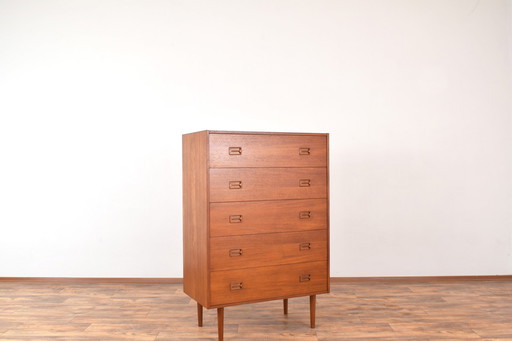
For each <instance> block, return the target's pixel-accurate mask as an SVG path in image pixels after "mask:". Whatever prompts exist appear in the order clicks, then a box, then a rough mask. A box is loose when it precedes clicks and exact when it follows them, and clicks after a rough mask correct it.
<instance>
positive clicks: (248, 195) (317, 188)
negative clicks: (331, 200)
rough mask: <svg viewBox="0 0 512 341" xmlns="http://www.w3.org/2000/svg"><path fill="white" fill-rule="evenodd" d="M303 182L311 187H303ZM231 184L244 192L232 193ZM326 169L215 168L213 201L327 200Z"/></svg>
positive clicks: (211, 178)
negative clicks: (301, 184) (308, 183)
mask: <svg viewBox="0 0 512 341" xmlns="http://www.w3.org/2000/svg"><path fill="white" fill-rule="evenodd" d="M300 180H310V186H308V187H300V186H299V182H300ZM230 181H241V182H242V188H240V189H230V188H229V183H230ZM326 187H327V170H326V168H211V169H210V201H211V202H228V201H252V200H277V199H279V200H281V199H318V198H327V189H326Z"/></svg>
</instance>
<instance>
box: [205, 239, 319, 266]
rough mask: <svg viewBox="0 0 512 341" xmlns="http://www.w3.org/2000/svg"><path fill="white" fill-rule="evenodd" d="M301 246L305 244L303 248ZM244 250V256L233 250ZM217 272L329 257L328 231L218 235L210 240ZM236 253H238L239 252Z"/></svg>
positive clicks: (213, 263)
mask: <svg viewBox="0 0 512 341" xmlns="http://www.w3.org/2000/svg"><path fill="white" fill-rule="evenodd" d="M301 245H303V247H302V248H301ZM231 250H234V251H238V250H240V253H241V255H240V256H233V255H230V251H231ZM210 253H211V262H210V267H211V270H213V271H218V270H229V269H240V268H251V267H257V266H261V264H265V265H267V266H268V265H280V264H291V263H299V262H311V261H318V260H324V261H325V260H327V231H326V230H320V231H306V232H288V233H272V234H255V235H244V236H230V237H218V238H212V239H211V240H210ZM235 254H236V253H235Z"/></svg>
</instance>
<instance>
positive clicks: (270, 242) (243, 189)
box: [183, 131, 329, 340]
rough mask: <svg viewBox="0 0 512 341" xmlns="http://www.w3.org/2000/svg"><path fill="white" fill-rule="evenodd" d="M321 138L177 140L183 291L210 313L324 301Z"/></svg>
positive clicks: (200, 135)
mask: <svg viewBox="0 0 512 341" xmlns="http://www.w3.org/2000/svg"><path fill="white" fill-rule="evenodd" d="M328 138H329V135H328V134H307V133H256V132H226V131H201V132H197V133H191V134H186V135H183V260H184V262H183V277H184V281H183V289H184V291H185V293H186V294H187V295H189V296H190V297H191V298H193V299H194V300H195V301H196V302H197V308H198V309H197V312H198V324H199V326H202V322H203V321H202V320H203V316H202V315H203V307H205V308H208V309H210V308H217V317H218V321H217V323H218V331H219V340H222V339H223V325H224V321H223V320H224V307H226V306H230V305H238V304H246V303H254V302H260V301H267V300H277V299H283V306H284V313H285V314H287V313H288V298H290V297H297V296H309V297H310V300H309V301H310V324H311V328H314V327H315V304H316V295H317V294H322V293H327V292H329V186H328V179H329V171H328Z"/></svg>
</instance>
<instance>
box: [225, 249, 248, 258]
mask: <svg viewBox="0 0 512 341" xmlns="http://www.w3.org/2000/svg"><path fill="white" fill-rule="evenodd" d="M243 253H244V252H243V250H242V249H231V250H229V257H239V256H241V255H242V254H243Z"/></svg>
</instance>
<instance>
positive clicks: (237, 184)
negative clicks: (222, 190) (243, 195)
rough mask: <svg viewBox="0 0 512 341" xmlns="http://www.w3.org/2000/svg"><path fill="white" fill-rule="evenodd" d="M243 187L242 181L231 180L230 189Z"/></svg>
mask: <svg viewBox="0 0 512 341" xmlns="http://www.w3.org/2000/svg"><path fill="white" fill-rule="evenodd" d="M241 188H242V181H230V182H229V189H241Z"/></svg>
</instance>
